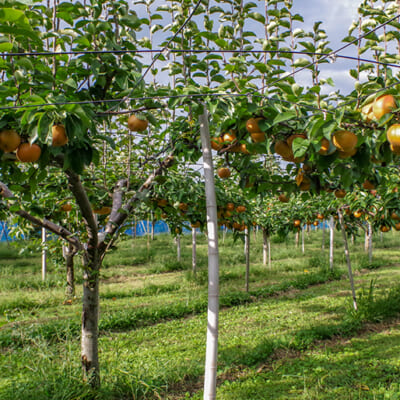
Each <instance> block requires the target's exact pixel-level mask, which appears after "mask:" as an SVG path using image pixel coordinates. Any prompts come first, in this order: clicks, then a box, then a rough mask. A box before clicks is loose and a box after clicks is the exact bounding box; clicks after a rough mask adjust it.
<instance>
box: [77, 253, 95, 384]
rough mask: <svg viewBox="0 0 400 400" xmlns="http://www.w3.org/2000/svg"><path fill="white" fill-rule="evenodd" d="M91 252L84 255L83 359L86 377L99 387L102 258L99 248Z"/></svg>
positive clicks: (89, 381) (90, 382)
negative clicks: (99, 254)
mask: <svg viewBox="0 0 400 400" xmlns="http://www.w3.org/2000/svg"><path fill="white" fill-rule="evenodd" d="M90 253H91V254H90ZM90 253H89V251H88V252H87V254H86V256H85V257H84V270H83V300H82V303H83V304H82V305H83V310H82V337H81V360H82V369H83V376H84V379H85V380H86V381H87V382H88V383H89V384H90V385H91V386H92V387H99V386H100V366H99V351H98V337H99V328H98V327H99V271H100V259H99V257H98V254H97V249H92V250H91V251H90Z"/></svg>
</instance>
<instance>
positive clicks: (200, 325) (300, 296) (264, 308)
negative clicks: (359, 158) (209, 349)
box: [0, 232, 400, 400]
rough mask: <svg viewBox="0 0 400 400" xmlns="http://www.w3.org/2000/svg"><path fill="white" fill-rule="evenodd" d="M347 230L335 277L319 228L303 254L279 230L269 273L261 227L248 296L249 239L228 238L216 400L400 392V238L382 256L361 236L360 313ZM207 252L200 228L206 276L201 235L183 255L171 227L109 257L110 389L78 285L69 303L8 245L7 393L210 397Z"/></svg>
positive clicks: (1, 395) (1, 335)
mask: <svg viewBox="0 0 400 400" xmlns="http://www.w3.org/2000/svg"><path fill="white" fill-rule="evenodd" d="M336 237H337V240H338V242H337V243H336V249H335V251H336V254H335V260H336V263H335V270H336V271H337V273H336V275H335V276H331V275H330V274H329V271H328V270H329V269H328V268H327V265H328V261H327V257H328V250H327V246H326V250H325V253H322V252H321V241H322V237H321V233H320V232H312V233H311V234H310V236H309V237H306V253H305V254H304V255H303V254H302V253H301V249H300V248H295V247H294V238H293V237H292V236H289V238H288V239H287V242H285V243H277V240H275V239H276V238H274V240H273V241H272V258H273V268H272V270H269V269H268V268H266V267H264V266H263V265H262V264H261V261H262V254H261V251H262V243H261V234H259V235H258V237H257V242H256V243H255V242H254V236H252V240H253V242H252V255H251V262H252V264H251V283H250V293H249V294H246V293H245V292H244V290H243V288H244V261H245V257H244V254H243V244H242V243H241V242H236V243H233V241H232V238H231V237H230V236H228V237H227V239H226V241H225V243H222V240H221V241H220V255H221V262H220V264H221V303H222V309H221V313H220V339H219V343H220V347H219V359H218V363H219V364H218V371H219V388H218V399H227V400H241V399H243V400H245V399H246V400H256V399H288V398H293V399H398V398H399V399H400V386H399V383H400V361H399V358H398V354H399V350H400V327H399V326H398V323H397V320H396V318H397V316H398V315H400V314H399V312H400V289H399V287H400V285H399V284H398V282H399V275H400V271H399V269H398V264H397V263H398V260H399V256H400V249H399V244H400V234H399V233H396V232H390V233H387V234H385V235H384V237H383V241H381V240H380V238H379V236H378V237H376V238H375V240H374V245H375V251H374V261H373V263H372V264H370V263H369V262H368V259H367V256H366V255H365V253H364V251H363V240H362V238H361V237H360V238H359V239H358V242H356V244H355V245H354V246H352V247H351V249H350V250H351V256H352V262H353V267H354V269H355V283H356V286H357V290H358V294H359V295H360V294H362V296H361V298H360V301H359V306H360V313H358V314H357V315H354V313H352V312H351V306H350V305H351V302H350V300H349V297H348V296H349V283H348V280H347V276H346V272H345V271H346V270H345V265H344V254H343V250H342V247H341V246H342V244H341V240H340V239H341V238H340V235H339V234H338V235H336ZM206 251H207V245H206V242H205V238H204V237H203V236H200V237H199V239H198V263H199V272H198V278H197V280H194V279H193V278H192V276H191V274H190V269H191V238H190V236H186V237H183V239H182V262H181V263H178V262H177V261H176V249H175V247H174V245H173V240H172V239H171V237H169V236H164V235H160V236H157V237H156V240H155V241H154V242H152V243H151V245H150V248H148V247H147V240H146V239H145V238H139V239H136V240H135V241H133V240H128V241H124V242H121V243H119V244H118V247H117V249H115V250H114V251H113V252H112V253H111V254H109V255H108V256H107V258H106V260H105V263H104V268H103V269H102V272H101V289H100V293H101V294H100V297H101V321H100V331H101V336H100V363H101V373H102V389H101V391H100V392H99V393H97V394H96V395H95V396H93V394H91V393H90V390H89V389H88V388H87V387H85V385H83V384H82V383H81V375H80V363H79V359H80V355H79V351H80V349H79V346H80V343H79V330H80V326H79V325H80V313H81V304H80V300H79V298H80V294H81V288H80V286H79V285H78V286H77V291H78V293H77V300H75V301H73V303H72V304H68V303H65V302H64V300H65V298H64V274H63V269H62V268H56V267H53V268H52V269H51V270H50V271H49V275H48V279H47V281H46V282H44V283H43V282H41V272H40V255H39V254H38V255H36V256H35V255H34V256H32V255H30V256H29V257H22V256H18V255H16V253H15V250H14V249H10V248H8V247H7V246H6V245H4V246H2V247H1V248H0V260H1V261H0V277H1V279H0V310H1V312H0V399H1V400H3V399H4V400H8V399H13V400H15V399H18V400H24V399H38V400H40V399H84V398H87V399H89V398H96V399H153V398H154V399H157V398H158V399H160V398H161V399H184V398H193V399H201V398H202V393H201V388H202V374H203V368H204V353H205V343H204V342H205V326H206V312H205V311H206V307H207V283H206V275H207V274H206V269H207V266H206V264H207V258H206ZM77 276H78V281H80V274H79V272H78V271H77ZM371 280H373V282H374V283H373V285H372V287H373V291H369V288H370V284H371ZM371 293H372V294H373V296H372V298H373V299H375V300H374V301H369V300H368V294H371ZM381 320H382V321H383V322H379V321H381ZM377 321H378V322H377Z"/></svg>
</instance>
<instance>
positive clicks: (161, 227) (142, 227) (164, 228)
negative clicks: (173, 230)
mask: <svg viewBox="0 0 400 400" xmlns="http://www.w3.org/2000/svg"><path fill="white" fill-rule="evenodd" d="M151 229H152V225H151V222H147V221H139V222H137V223H136V236H143V235H146V234H147V233H150V232H151ZM134 230H135V227H134V226H133V224H132V227H131V228H129V229H127V230H126V231H125V233H126V234H127V235H130V236H134ZM168 232H169V228H168V225H167V224H166V223H165V222H164V221H157V222H156V223H155V224H154V234H156V235H157V234H158V233H168Z"/></svg>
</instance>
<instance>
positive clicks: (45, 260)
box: [42, 228, 47, 281]
mask: <svg viewBox="0 0 400 400" xmlns="http://www.w3.org/2000/svg"><path fill="white" fill-rule="evenodd" d="M46 240H47V238H46V229H45V228H42V281H44V280H46V272H47V254H46Z"/></svg>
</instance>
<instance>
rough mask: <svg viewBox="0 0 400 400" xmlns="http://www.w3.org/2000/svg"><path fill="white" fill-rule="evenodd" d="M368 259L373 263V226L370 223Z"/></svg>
mask: <svg viewBox="0 0 400 400" xmlns="http://www.w3.org/2000/svg"><path fill="white" fill-rule="evenodd" d="M368 259H369V262H371V261H372V224H371V222H368Z"/></svg>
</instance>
